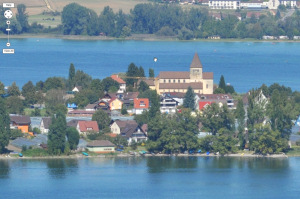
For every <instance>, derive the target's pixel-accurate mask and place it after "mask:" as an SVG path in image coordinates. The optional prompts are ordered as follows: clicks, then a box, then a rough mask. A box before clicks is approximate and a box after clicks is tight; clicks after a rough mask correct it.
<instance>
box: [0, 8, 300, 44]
mask: <svg viewBox="0 0 300 199" xmlns="http://www.w3.org/2000/svg"><path fill="white" fill-rule="evenodd" d="M17 10H18V13H17V15H16V19H12V20H11V25H10V26H11V29H12V31H11V33H12V34H21V33H49V32H50V33H51V32H55V33H61V34H65V35H90V36H98V35H105V36H110V37H115V38H125V37H128V36H130V35H131V34H155V35H158V36H167V37H177V38H179V39H182V40H190V39H195V38H208V37H210V36H216V35H218V36H220V37H221V38H239V39H243V38H255V39H261V38H262V36H263V35H269V36H281V35H286V36H288V37H289V39H293V37H294V36H300V11H299V10H296V11H295V13H294V14H293V15H292V16H290V17H287V18H285V19H284V20H283V19H282V17H281V12H285V11H286V8H285V7H284V6H281V7H280V8H279V9H278V11H277V13H276V15H275V16H273V15H272V14H270V13H268V14H266V12H264V13H265V14H262V13H261V14H260V15H259V16H258V15H255V14H252V15H250V16H249V15H247V12H246V11H244V10H237V11H235V12H234V13H231V14H227V13H228V12H225V11H223V12H222V11H219V12H218V13H214V14H212V13H210V12H209V11H208V10H207V9H205V8H201V9H200V8H190V9H186V8H182V7H180V6H178V5H169V4H157V3H152V4H151V3H149V4H137V5H136V6H135V7H134V8H133V9H132V10H131V12H130V14H125V13H124V12H123V11H122V10H119V11H118V12H114V11H113V10H112V8H110V7H105V8H104V9H103V10H102V11H101V13H100V14H99V15H98V14H97V13H96V12H95V11H93V10H91V9H88V8H86V7H83V6H81V5H79V4H76V3H71V4H69V5H67V6H65V7H64V9H63V11H62V13H61V20H62V25H60V26H58V27H57V28H50V27H48V28H45V27H43V26H42V25H40V24H37V23H33V24H29V23H28V15H27V14H26V6H25V5H23V4H20V5H18V8H17ZM0 11H1V12H2V11H4V9H3V8H2V7H0ZM55 14H59V13H55ZM238 17H240V18H241V20H239V19H238ZM5 21H6V20H5V18H4V16H0V31H2V32H3V33H6V30H5V29H6V24H5Z"/></svg>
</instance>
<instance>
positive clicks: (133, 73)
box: [126, 63, 139, 86]
mask: <svg viewBox="0 0 300 199" xmlns="http://www.w3.org/2000/svg"><path fill="white" fill-rule="evenodd" d="M126 76H127V77H139V68H138V67H137V66H136V65H135V64H134V63H131V64H129V66H128V69H127V72H126ZM136 83H137V79H134V78H126V84H127V85H128V86H129V85H130V86H134V85H135V84H136Z"/></svg>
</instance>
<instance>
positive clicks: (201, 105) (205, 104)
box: [199, 101, 213, 110]
mask: <svg viewBox="0 0 300 199" xmlns="http://www.w3.org/2000/svg"><path fill="white" fill-rule="evenodd" d="M212 103H213V102H211V101H206V102H199V110H202V109H203V108H205V107H206V106H207V105H211V104H212Z"/></svg>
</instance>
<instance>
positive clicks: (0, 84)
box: [0, 81, 5, 95]
mask: <svg viewBox="0 0 300 199" xmlns="http://www.w3.org/2000/svg"><path fill="white" fill-rule="evenodd" d="M3 94H5V90H4V84H3V83H2V82H1V81H0V95H3Z"/></svg>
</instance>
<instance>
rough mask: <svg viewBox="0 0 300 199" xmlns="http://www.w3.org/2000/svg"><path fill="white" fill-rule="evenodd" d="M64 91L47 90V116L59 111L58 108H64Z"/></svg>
mask: <svg viewBox="0 0 300 199" xmlns="http://www.w3.org/2000/svg"><path fill="white" fill-rule="evenodd" d="M63 96H64V91H63V90H58V89H52V90H49V91H48V92H47V93H46V102H45V104H46V111H47V113H48V114H49V115H52V114H54V113H55V112H57V110H58V109H60V108H59V107H60V106H64V108H65V109H66V106H65V100H64V97H63Z"/></svg>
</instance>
